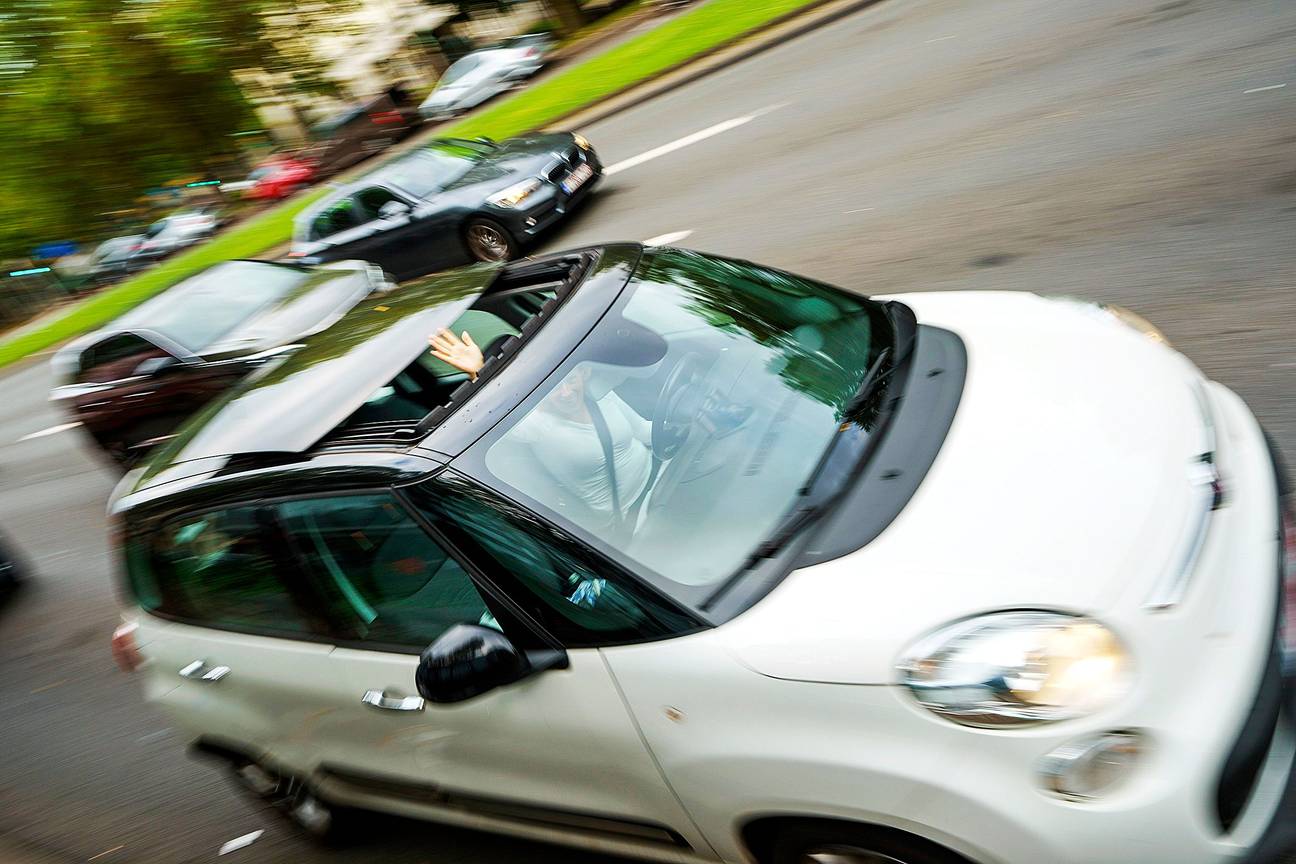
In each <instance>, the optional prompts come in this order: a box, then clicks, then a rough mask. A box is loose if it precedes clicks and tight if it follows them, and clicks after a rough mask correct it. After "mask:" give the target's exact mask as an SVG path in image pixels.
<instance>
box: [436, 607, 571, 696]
mask: <svg viewBox="0 0 1296 864" xmlns="http://www.w3.org/2000/svg"><path fill="white" fill-rule="evenodd" d="M566 666H567V655H566V654H565V653H564V652H562V651H558V650H554V651H537V652H532V653H531V654H529V655H528V654H527V653H524V652H522V651H519V650H518V649H517V648H516V647H515V646H514V645H513V643H512V642H510V641H509V638H508V637H507V636H505V635H504V634H503V633H501V632H499V631H498V630H493V629H491V628H490V627H483V626H481V625H480V624H456V625H455V626H453V627H451V628H450V629H449V630H447V631H446V632H445V633H442V634H441V637H440V638H439V639H437V640H436V641H435V642H433V643H432V644H431V645H429V646H428V647H427V649H426V650H425V651H424V652H423V654H422V655H421V656H420V657H419V665H418V671H417V672H415V673H414V681H415V684H416V686H417V687H418V692H419V695H421V696H422V697H423V698H424V699H426V700H428V701H429V702H440V703H446V702H463V701H464V700H466V699H471V698H473V697H474V696H480V695H481V694H483V693H485V692H487V691H489V690H494V689H495V688H496V687H502V686H504V685H505V684H512V683H513V682H515V681H520V680H521V679H523V678H525V677H527V676H528V675H532V674H535V673H536V672H541V671H543V670H545V669H556V668H566Z"/></svg>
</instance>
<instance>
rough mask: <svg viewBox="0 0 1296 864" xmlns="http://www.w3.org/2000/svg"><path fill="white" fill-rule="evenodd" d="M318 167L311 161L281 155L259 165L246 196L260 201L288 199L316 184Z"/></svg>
mask: <svg viewBox="0 0 1296 864" xmlns="http://www.w3.org/2000/svg"><path fill="white" fill-rule="evenodd" d="M316 169H317V166H316V164H315V163H314V162H313V161H312V160H309V159H303V158H299V157H296V156H288V155H281V156H276V157H274V158H273V159H269V160H267V161H266V162H265V163H263V164H262V165H259V166H258V167H257V168H256V169H255V170H253V171H252V173H251V174H249V175H248V179H249V180H251V181H252V185H251V186H250V187H249V188H248V189H247V191H246V193H245V194H246V196H247V197H248V198H252V199H254V200H259V201H278V200H280V199H281V198H287V197H289V196H290V195H293V194H295V193H297V192H299V191H301V190H302V189H304V188H306V187H307V186H309V185H311V184H312V183H314V182H315V178H316V176H317V173H318V172H317V170H316Z"/></svg>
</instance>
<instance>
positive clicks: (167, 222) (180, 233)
mask: <svg viewBox="0 0 1296 864" xmlns="http://www.w3.org/2000/svg"><path fill="white" fill-rule="evenodd" d="M219 227H220V219H219V217H217V216H216V214H215V213H212V212H210V211H207V210H184V211H181V212H179V213H172V214H171V215H170V216H164V217H163V218H161V219H159V220H157V221H156V222H154V223H153V224H152V225H150V226H149V227H148V230H146V231H145V232H144V236H143V239H142V240H141V242H140V244H139V246H138V248H137V249H136V251H135V257H137V258H141V259H156V258H165V257H166V256H167V255H170V254H171V253H173V252H178V251H180V250H181V249H184V248H186V247H188V246H192V245H194V244H195V243H200V242H202V241H203V240H206V239H208V238H209V237H211V236H212V235H213V234H215V233H216V230H217V229H218V228H219Z"/></svg>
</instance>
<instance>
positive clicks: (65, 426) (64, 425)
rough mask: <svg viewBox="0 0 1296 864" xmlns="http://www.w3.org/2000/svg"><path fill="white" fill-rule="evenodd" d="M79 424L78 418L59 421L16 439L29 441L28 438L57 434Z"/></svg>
mask: <svg viewBox="0 0 1296 864" xmlns="http://www.w3.org/2000/svg"><path fill="white" fill-rule="evenodd" d="M80 425H81V422H80V421H79V420H74V421H73V422H71V423H60V424H59V425H57V426H51V427H49V428H48V429H42V430H40V431H39V432H32V433H29V434H27V435H24V436H23V437H21V438H19V439H18V440H19V441H30V440H32V439H33V438H44V437H45V436H46V435H57V434H58V433H60V432H66V431H67V430H69V429H75V428H76V427H78V426H80Z"/></svg>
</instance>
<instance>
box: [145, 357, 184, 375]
mask: <svg viewBox="0 0 1296 864" xmlns="http://www.w3.org/2000/svg"><path fill="white" fill-rule="evenodd" d="M183 365H184V364H183V363H181V362H180V360H179V358H177V357H172V356H171V355H170V354H167V355H165V356H163V357H150V358H148V359H147V360H142V361H140V364H139V365H138V366H136V367H135V374H136V375H141V376H153V375H161V374H162V373H163V372H170V371H173V370H175V369H178V368H179V367H180V366H183Z"/></svg>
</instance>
